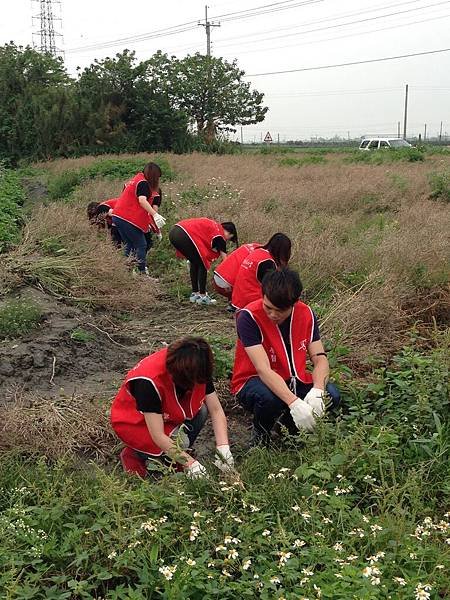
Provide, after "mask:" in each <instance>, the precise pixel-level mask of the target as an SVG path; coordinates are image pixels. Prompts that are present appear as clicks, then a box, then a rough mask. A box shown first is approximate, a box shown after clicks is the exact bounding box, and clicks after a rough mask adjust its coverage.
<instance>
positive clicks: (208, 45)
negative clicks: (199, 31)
mask: <svg viewBox="0 0 450 600" xmlns="http://www.w3.org/2000/svg"><path fill="white" fill-rule="evenodd" d="M198 24H199V25H200V26H201V27H204V28H205V31H206V56H211V27H220V23H214V21H208V7H207V6H205V22H204V23H201V22H200V21H199V23H198Z"/></svg>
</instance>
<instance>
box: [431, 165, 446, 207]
mask: <svg viewBox="0 0 450 600" xmlns="http://www.w3.org/2000/svg"><path fill="white" fill-rule="evenodd" d="M429 181H430V185H431V195H430V197H431V198H433V199H434V200H441V201H442V202H447V203H448V202H450V171H446V172H444V173H431V174H430V176H429Z"/></svg>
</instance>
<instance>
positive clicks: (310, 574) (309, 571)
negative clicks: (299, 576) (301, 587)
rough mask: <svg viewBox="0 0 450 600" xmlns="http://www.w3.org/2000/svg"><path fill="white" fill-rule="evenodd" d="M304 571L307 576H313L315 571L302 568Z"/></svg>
mask: <svg viewBox="0 0 450 600" xmlns="http://www.w3.org/2000/svg"><path fill="white" fill-rule="evenodd" d="M302 573H303V575H306V577H312V576H313V575H314V571H311V569H302Z"/></svg>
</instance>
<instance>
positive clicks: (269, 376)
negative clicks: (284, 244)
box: [231, 269, 340, 444]
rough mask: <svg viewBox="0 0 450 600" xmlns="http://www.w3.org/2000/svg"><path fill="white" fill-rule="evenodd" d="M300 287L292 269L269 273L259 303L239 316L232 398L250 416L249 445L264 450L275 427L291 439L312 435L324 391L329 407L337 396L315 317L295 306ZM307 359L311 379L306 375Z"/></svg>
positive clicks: (264, 280)
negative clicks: (283, 429)
mask: <svg viewBox="0 0 450 600" xmlns="http://www.w3.org/2000/svg"><path fill="white" fill-rule="evenodd" d="M301 292H302V284H301V281H300V278H299V276H298V274H297V273H296V272H295V271H292V270H290V269H281V270H279V271H271V272H269V273H268V274H267V275H266V276H265V277H264V279H263V283H262V293H263V297H262V298H261V299H259V300H255V301H254V302H251V303H250V304H248V305H247V306H246V307H245V308H244V309H243V310H241V311H240V312H239V313H238V316H237V320H236V327H237V333H238V341H237V345H236V353H235V360H234V368H233V376H232V382H231V387H232V392H233V393H234V394H236V395H237V399H238V401H239V403H240V404H241V405H242V406H243V407H244V408H245V409H246V410H249V411H251V412H252V413H253V428H254V429H253V440H252V441H253V443H255V444H257V443H262V444H267V443H268V442H269V441H270V434H271V431H272V428H273V426H274V424H275V423H276V421H279V422H280V423H281V424H283V425H285V426H286V427H287V429H288V431H289V432H290V433H295V432H296V431H297V429H304V430H306V431H311V430H312V429H313V428H314V425H315V420H316V417H320V416H322V415H323V413H324V410H325V407H324V391H325V389H327V392H328V394H329V395H330V396H331V400H332V404H333V406H334V407H336V406H337V405H338V404H339V402H340V397H339V391H338V390H337V388H336V387H335V386H333V385H330V384H328V385H327V379H328V374H329V367H328V360H327V357H326V353H325V351H324V347H323V345H322V342H321V341H320V333H319V327H318V324H317V319H316V316H315V315H314V313H313V311H312V310H311V309H310V308H309V306H307V305H306V304H304V303H303V302H300V301H299V297H300V294H301ZM307 355H309V357H310V359H311V362H312V364H313V370H312V373H309V372H308V371H307V367H306V360H307Z"/></svg>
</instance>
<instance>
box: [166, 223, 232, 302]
mask: <svg viewBox="0 0 450 600" xmlns="http://www.w3.org/2000/svg"><path fill="white" fill-rule="evenodd" d="M169 240H170V242H171V244H172V246H174V248H175V249H176V251H177V256H179V257H182V258H186V259H187V260H188V261H189V270H190V276H191V285H192V293H191V296H190V298H189V299H190V301H191V302H196V303H197V304H204V305H209V304H215V303H216V300H213V299H212V298H211V297H210V296H208V294H207V293H206V278H207V275H208V270H209V268H210V267H211V263H212V261H213V260H216V259H217V258H219V257H222V258H225V257H226V255H227V252H226V251H227V242H228V241H230V240H232V241H233V242H234V243H235V244H236V246H237V245H238V234H237V230H236V226H235V224H234V223H232V222H231V221H226V222H224V223H217V221H213V220H212V219H206V218H203V217H201V218H196V219H184V220H183V221H179V222H178V223H177V224H176V225H174V226H173V227H172V229H171V230H170V232H169Z"/></svg>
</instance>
